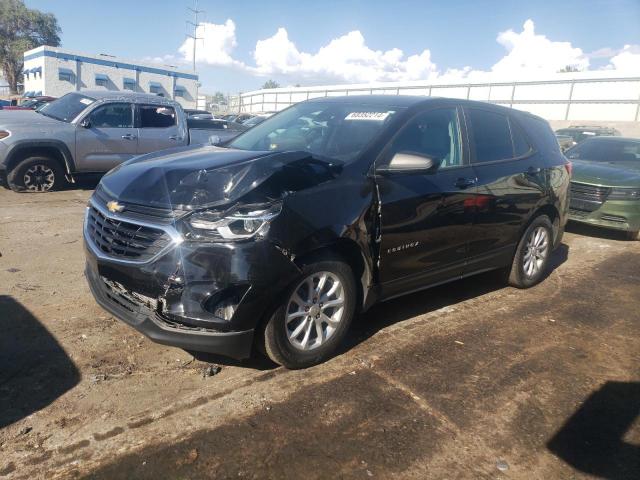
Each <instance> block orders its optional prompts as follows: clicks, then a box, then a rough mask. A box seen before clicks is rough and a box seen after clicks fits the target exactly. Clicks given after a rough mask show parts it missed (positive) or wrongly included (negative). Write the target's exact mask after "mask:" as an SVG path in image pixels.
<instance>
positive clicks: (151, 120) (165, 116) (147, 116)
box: [140, 105, 176, 128]
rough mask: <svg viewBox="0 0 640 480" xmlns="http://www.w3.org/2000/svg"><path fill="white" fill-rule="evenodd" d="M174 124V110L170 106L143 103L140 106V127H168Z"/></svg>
mask: <svg viewBox="0 0 640 480" xmlns="http://www.w3.org/2000/svg"><path fill="white" fill-rule="evenodd" d="M175 124H176V111H175V110H174V109H173V108H172V107H160V106H153V105H144V106H142V107H140V127H141V128H168V127H173V126H174V125H175Z"/></svg>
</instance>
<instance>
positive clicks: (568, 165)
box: [564, 162, 573, 176]
mask: <svg viewBox="0 0 640 480" xmlns="http://www.w3.org/2000/svg"><path fill="white" fill-rule="evenodd" d="M564 168H565V169H566V170H567V173H568V174H569V176H571V174H572V173H573V163H571V162H567V163H565V164H564Z"/></svg>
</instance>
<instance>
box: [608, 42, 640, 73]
mask: <svg viewBox="0 0 640 480" xmlns="http://www.w3.org/2000/svg"><path fill="white" fill-rule="evenodd" d="M610 62H611V63H610V68H613V69H614V70H618V71H620V72H634V73H637V74H640V45H625V46H624V47H623V48H622V50H620V51H619V52H618V53H617V54H616V55H615V56H613V57H611V60H610Z"/></svg>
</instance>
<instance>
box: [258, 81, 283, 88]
mask: <svg viewBox="0 0 640 480" xmlns="http://www.w3.org/2000/svg"><path fill="white" fill-rule="evenodd" d="M279 86H280V84H279V83H278V82H276V81H275V80H267V81H266V82H264V85H262V89H263V90H266V89H269V88H278V87H279Z"/></svg>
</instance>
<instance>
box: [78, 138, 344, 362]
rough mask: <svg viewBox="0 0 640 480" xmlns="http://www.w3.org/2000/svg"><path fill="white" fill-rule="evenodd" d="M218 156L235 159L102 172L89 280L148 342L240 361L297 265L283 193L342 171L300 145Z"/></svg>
mask: <svg viewBox="0 0 640 480" xmlns="http://www.w3.org/2000/svg"><path fill="white" fill-rule="evenodd" d="M202 153H203V152H202V149H201V150H200V151H199V154H198V155H202ZM210 153H211V152H210ZM242 153H243V154H246V152H242ZM252 153H253V154H254V155H255V152H252ZM214 156H216V155H214ZM218 156H222V157H225V156H227V157H229V158H228V159H227V160H229V161H232V160H233V161H232V163H228V164H227V163H224V162H225V160H224V159H218V160H219V162H218V163H220V162H222V163H223V164H222V165H218V166H217V167H215V168H214V167H211V166H209V167H207V168H198V167H200V165H197V163H198V162H200V161H203V160H202V159H196V158H195V157H194V156H193V154H189V153H188V152H187V155H186V158H185V160H184V162H183V163H179V162H178V163H176V164H173V163H172V160H171V158H169V160H167V159H166V158H165V157H163V158H162V161H161V162H160V163H161V164H162V165H159V164H157V163H156V162H153V161H151V160H149V159H148V158H147V159H146V160H145V157H141V158H142V160H140V161H138V162H134V163H132V164H130V165H128V166H127V168H126V169H124V168H123V169H116V170H115V171H113V172H112V173H110V174H109V175H107V176H105V178H104V179H103V181H102V182H101V184H100V185H99V187H98V189H97V190H96V192H95V193H94V195H93V196H92V198H91V199H90V202H89V205H88V207H87V214H86V219H85V226H84V239H85V248H86V252H87V266H86V276H87V279H88V282H89V285H90V287H91V290H92V293H93V294H94V296H95V298H96V300H97V301H98V303H100V305H101V306H103V307H104V308H105V309H106V310H108V311H110V312H111V313H112V314H114V315H115V316H117V317H118V318H120V319H122V320H124V321H125V322H127V323H128V324H129V325H131V326H133V327H134V328H136V329H138V330H139V331H141V332H142V333H144V334H145V335H147V336H149V337H150V338H151V339H153V340H154V341H156V342H159V343H164V344H168V345H173V346H178V347H181V348H185V349H188V350H197V351H206V352H212V353H219V354H223V355H226V356H230V357H235V358H245V357H247V356H249V354H250V352H251V345H252V340H253V332H254V329H255V327H256V326H257V325H258V323H259V322H260V320H261V319H262V318H263V316H264V315H265V314H266V313H268V311H269V310H270V309H273V308H275V306H276V305H277V300H278V298H279V295H280V294H281V293H282V291H283V290H284V289H285V288H286V287H287V286H288V285H289V284H290V283H291V282H292V280H293V279H295V278H296V276H297V275H298V274H299V272H300V270H299V268H298V266H297V265H296V264H295V263H294V261H293V258H294V256H293V255H292V254H291V253H290V251H291V245H292V243H293V241H294V238H295V236H296V235H301V234H304V226H303V225H300V226H299V228H297V229H295V228H294V232H295V234H294V233H292V230H291V227H292V226H293V225H292V224H293V223H295V222H296V219H295V216H294V215H292V214H291V212H290V211H289V210H288V208H287V197H288V196H289V195H291V194H292V193H294V192H296V191H298V190H301V189H305V188H309V187H312V186H315V185H319V184H321V183H322V182H324V181H326V180H328V179H330V178H332V177H333V175H334V174H335V171H336V169H337V168H339V167H336V166H334V165H330V164H325V163H323V162H319V161H316V160H313V159H310V158H309V155H308V154H303V153H296V152H294V153H286V154H285V153H281V154H269V155H259V156H258V158H254V159H251V160H246V161H243V160H242V159H238V158H237V156H238V153H237V152H235V151H231V152H226V151H223V152H219V155H218ZM169 157H170V156H169ZM234 157H235V159H234ZM145 162H149V163H145ZM211 163H212V162H211V160H209V164H211ZM213 163H214V165H215V162H213ZM141 165H144V166H145V167H146V168H144V169H143V168H141V167H140V166H141ZM185 165H186V166H185ZM203 167H204V165H203ZM178 171H179V172H180V173H179V174H177V173H176V172H178ZM145 172H146V173H145ZM178 177H180V178H178ZM108 204H109V205H110V206H109V207H107V205H108ZM112 207H113V209H114V210H115V211H114V210H111V211H110V209H111V208H112ZM116 207H117V208H116Z"/></svg>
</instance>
